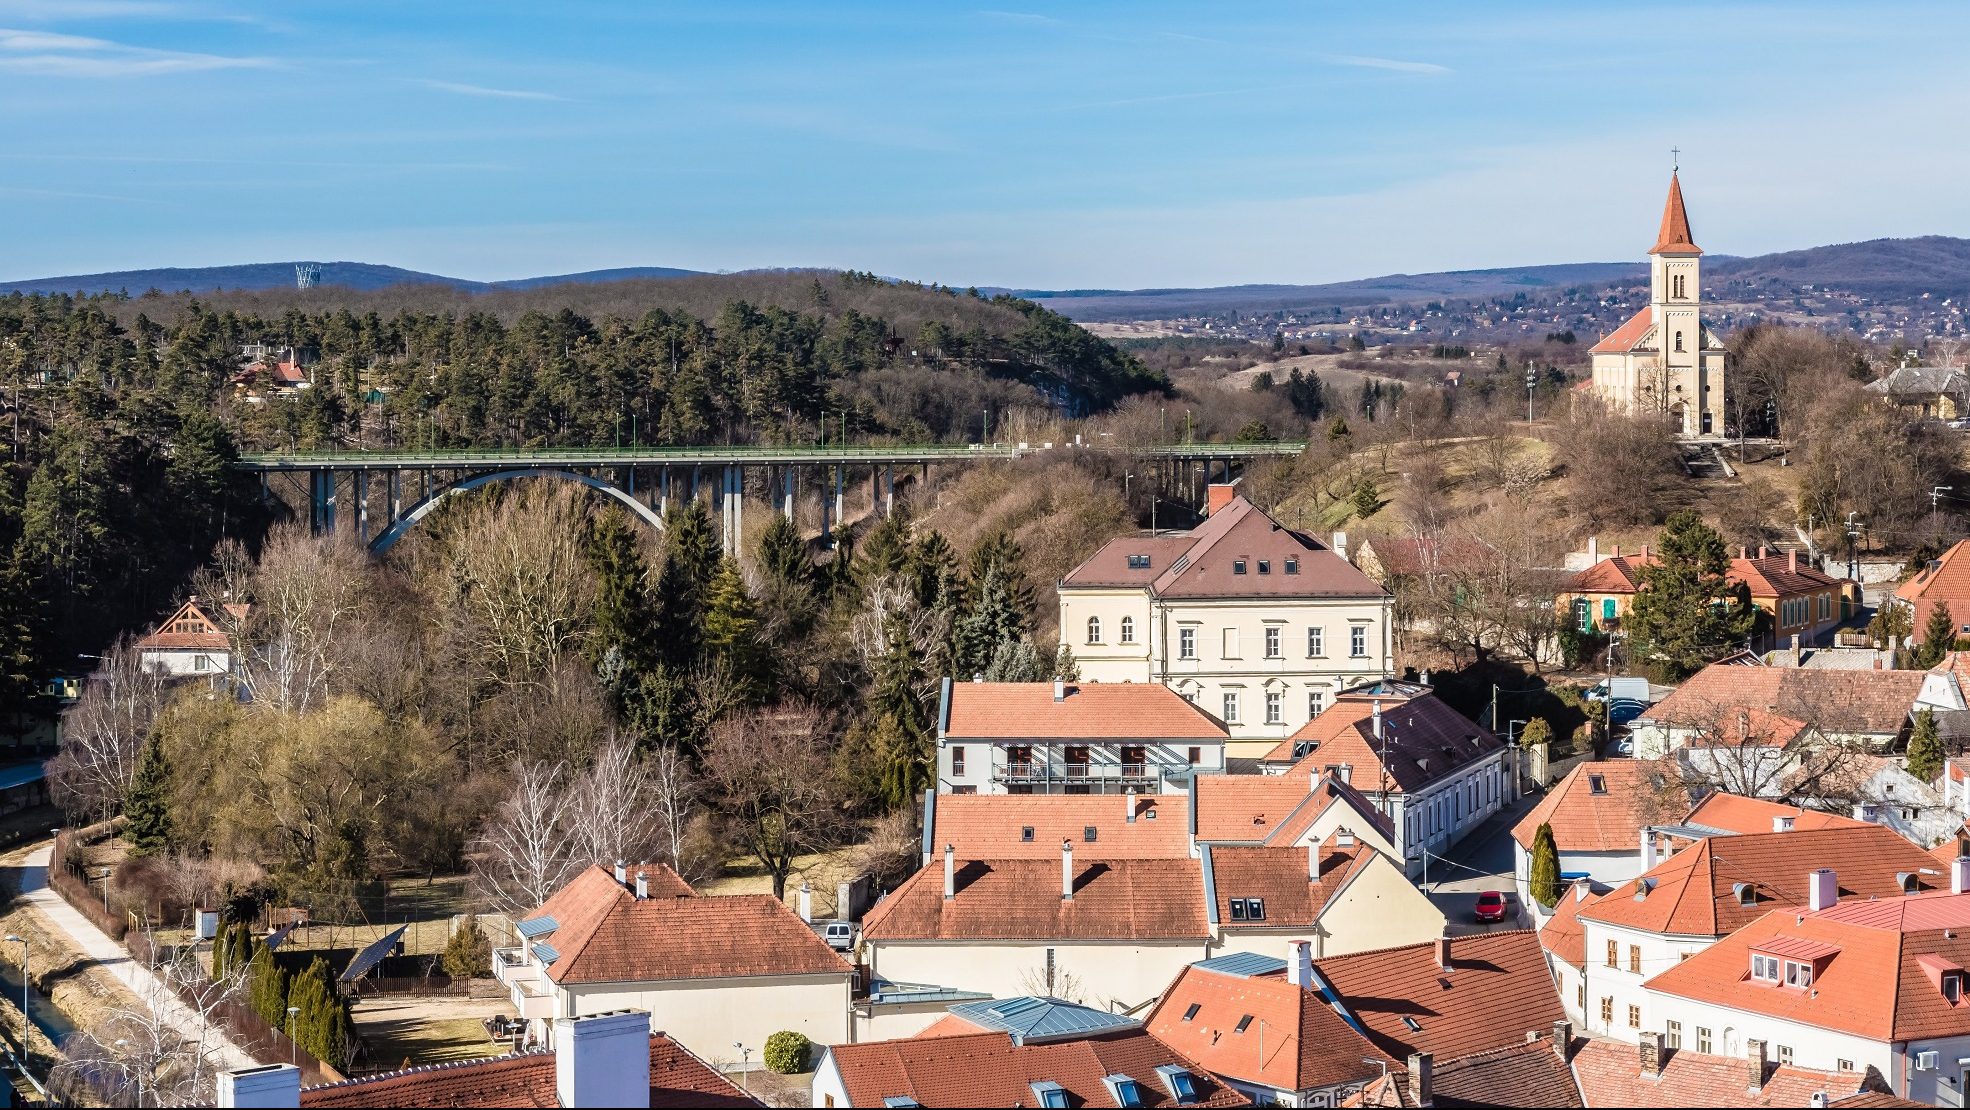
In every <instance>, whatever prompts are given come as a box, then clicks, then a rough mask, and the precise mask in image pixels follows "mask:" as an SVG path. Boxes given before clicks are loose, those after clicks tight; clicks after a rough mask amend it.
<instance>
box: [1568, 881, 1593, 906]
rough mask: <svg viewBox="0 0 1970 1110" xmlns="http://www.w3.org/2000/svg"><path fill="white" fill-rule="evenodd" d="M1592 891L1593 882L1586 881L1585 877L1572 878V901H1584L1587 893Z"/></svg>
mask: <svg viewBox="0 0 1970 1110" xmlns="http://www.w3.org/2000/svg"><path fill="white" fill-rule="evenodd" d="M1592 892H1593V884H1592V883H1590V882H1588V881H1587V880H1585V879H1575V880H1573V900H1574V901H1576V902H1585V901H1586V900H1587V895H1588V894H1590V893H1592Z"/></svg>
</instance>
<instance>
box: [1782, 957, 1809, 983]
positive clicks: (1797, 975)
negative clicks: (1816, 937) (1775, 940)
mask: <svg viewBox="0 0 1970 1110" xmlns="http://www.w3.org/2000/svg"><path fill="white" fill-rule="evenodd" d="M1785 985H1786V986H1788V987H1798V988H1799V989H1801V990H1804V989H1805V988H1807V987H1810V986H1812V985H1813V965H1812V964H1807V963H1800V962H1799V961H1798V960H1787V961H1785Z"/></svg>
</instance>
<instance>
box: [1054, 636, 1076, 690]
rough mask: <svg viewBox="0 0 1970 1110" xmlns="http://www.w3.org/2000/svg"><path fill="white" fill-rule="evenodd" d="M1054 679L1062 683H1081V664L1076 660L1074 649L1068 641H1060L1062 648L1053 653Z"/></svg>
mask: <svg viewBox="0 0 1970 1110" xmlns="http://www.w3.org/2000/svg"><path fill="white" fill-rule="evenodd" d="M1053 677H1055V678H1057V679H1059V680H1060V681H1062V682H1079V681H1081V664H1080V661H1079V660H1077V659H1075V658H1074V649H1073V648H1071V647H1068V646H1067V641H1066V640H1062V641H1060V647H1059V648H1058V649H1056V650H1055V651H1054V653H1053Z"/></svg>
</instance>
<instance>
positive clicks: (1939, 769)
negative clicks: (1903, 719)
mask: <svg viewBox="0 0 1970 1110" xmlns="http://www.w3.org/2000/svg"><path fill="white" fill-rule="evenodd" d="M1908 773H1909V774H1911V775H1914V776H1915V777H1916V778H1918V779H1921V780H1922V781H1923V782H1935V781H1936V778H1937V777H1938V776H1939V775H1941V774H1942V773H1943V738H1942V734H1941V733H1940V732H1938V731H1937V730H1936V713H1935V711H1934V710H1932V709H1924V710H1923V711H1921V712H1920V713H1917V714H1916V715H1915V728H1914V729H1913V730H1911V731H1910V732H1909V734H1908Z"/></svg>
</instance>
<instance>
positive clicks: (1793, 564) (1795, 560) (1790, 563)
mask: <svg viewBox="0 0 1970 1110" xmlns="http://www.w3.org/2000/svg"><path fill="white" fill-rule="evenodd" d="M1785 569H1786V570H1788V571H1790V572H1792V573H1793V574H1798V573H1799V549H1798V548H1796V547H1795V548H1793V549H1792V550H1790V551H1788V552H1786V553H1785Z"/></svg>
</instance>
